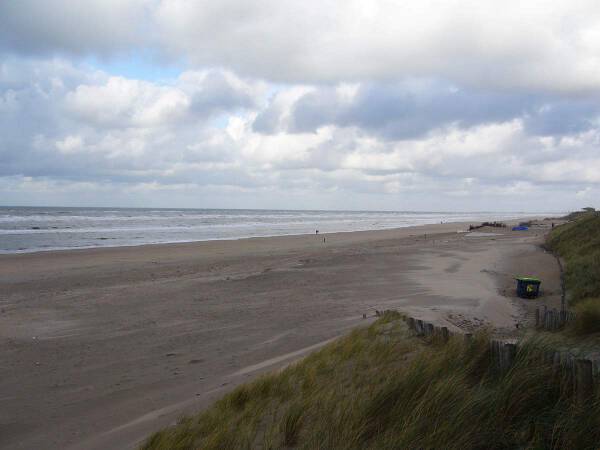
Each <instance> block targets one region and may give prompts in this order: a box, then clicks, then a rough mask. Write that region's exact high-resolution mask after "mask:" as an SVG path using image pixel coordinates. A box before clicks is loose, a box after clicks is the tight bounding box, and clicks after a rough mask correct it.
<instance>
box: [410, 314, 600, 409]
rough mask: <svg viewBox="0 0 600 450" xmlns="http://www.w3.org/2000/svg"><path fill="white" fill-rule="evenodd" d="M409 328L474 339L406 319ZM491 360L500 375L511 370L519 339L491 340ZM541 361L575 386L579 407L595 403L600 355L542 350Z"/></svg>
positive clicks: (435, 335)
mask: <svg viewBox="0 0 600 450" xmlns="http://www.w3.org/2000/svg"><path fill="white" fill-rule="evenodd" d="M405 321H406V323H407V324H408V328H409V329H410V330H411V331H412V332H414V333H415V334H416V335H417V336H424V337H433V338H439V339H441V340H442V341H444V342H445V341H448V339H449V338H450V336H452V335H454V334H459V335H462V336H464V338H465V340H470V339H471V338H472V334H471V333H462V332H461V333H453V332H451V331H450V330H449V329H448V328H447V327H440V326H435V325H433V324H432V323H429V322H426V321H423V320H421V319H415V318H414V317H405ZM489 345H490V358H491V359H492V364H493V365H494V366H495V367H496V368H497V369H498V370H499V371H500V372H501V373H505V372H508V371H509V370H510V368H511V367H512V365H513V364H514V362H515V359H516V358H517V355H518V352H519V346H520V343H519V342H518V341H517V340H516V339H510V340H500V339H491V340H490V343H489ZM539 360H540V362H542V363H544V364H551V365H552V370H553V373H554V375H556V376H558V375H560V376H563V377H565V379H566V380H567V382H570V383H572V386H573V392H574V394H575V399H576V401H577V402H578V403H579V404H582V405H583V404H586V403H587V402H591V401H594V398H595V397H594V390H595V387H596V385H598V384H600V353H597V354H594V355H593V356H588V357H580V356H577V355H574V354H572V353H570V352H569V351H566V350H564V349H563V350H540V354H539Z"/></svg>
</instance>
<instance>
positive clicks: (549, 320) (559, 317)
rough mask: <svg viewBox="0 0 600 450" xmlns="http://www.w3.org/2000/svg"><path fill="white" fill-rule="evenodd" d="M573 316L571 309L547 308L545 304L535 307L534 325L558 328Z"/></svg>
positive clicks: (550, 328)
mask: <svg viewBox="0 0 600 450" xmlns="http://www.w3.org/2000/svg"><path fill="white" fill-rule="evenodd" d="M574 318H575V313H574V312H573V311H567V310H560V311H559V310H558V309H556V308H554V309H548V308H547V307H546V306H543V307H542V308H536V309H535V326H536V328H541V329H544V330H549V331H553V330H559V329H561V328H562V327H564V326H565V325H566V324H567V322H570V321H571V320H573V319H574Z"/></svg>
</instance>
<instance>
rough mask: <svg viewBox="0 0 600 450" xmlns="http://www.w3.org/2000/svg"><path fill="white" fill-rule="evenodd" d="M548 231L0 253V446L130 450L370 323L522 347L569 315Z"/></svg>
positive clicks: (398, 233) (435, 231) (445, 231)
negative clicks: (528, 280) (381, 316)
mask: <svg viewBox="0 0 600 450" xmlns="http://www.w3.org/2000/svg"><path fill="white" fill-rule="evenodd" d="M548 227H549V223H547V222H543V226H540V227H533V228H532V229H531V230H530V231H528V232H512V231H509V230H510V229H482V230H479V231H482V232H484V234H483V235H477V234H475V235H468V234H465V233H457V231H459V230H465V229H467V228H468V224H457V223H450V224H440V225H427V226H422V227H411V228H404V229H397V230H387V231H367V232H353V233H334V234H326V235H323V234H319V235H318V236H316V235H302V236H283V237H272V238H255V239H244V240H238V241H212V242H201V243H188V244H171V245H148V246H141V247H121V248H107V249H95V250H71V251H60V252H41V253H34V254H19V255H0V285H1V291H0V401H1V404H2V408H1V409H0V448H3V449H4V448H11V449H12V448H24V449H37V448H44V449H59V448H61V449H62V448H70V449H107V448H134V447H135V446H136V444H138V443H139V442H140V441H141V440H143V439H144V438H146V437H147V436H148V435H149V434H150V433H151V432H153V431H156V430H158V429H160V428H161V427H164V426H166V425H168V424H170V423H173V422H174V421H176V420H177V418H178V417H180V416H181V415H183V414H184V413H192V412H194V411H198V410H200V409H201V408H203V407H205V406H206V405H208V404H210V402H212V401H213V400H214V399H215V398H218V397H219V396H221V395H222V394H223V393H225V392H226V391H228V390H230V389H232V388H233V387H234V386H236V385H237V384H239V383H242V382H244V381H247V380H249V379H252V378H253V377H256V376H257V375H258V374H260V373H262V372H264V371H268V370H273V369H276V368H278V367H282V366H283V365H285V364H289V363H290V362H291V361H294V360H296V359H298V358H299V357H301V356H302V355H305V354H307V353H308V352H310V351H312V350H315V349H317V348H319V347H320V346H322V345H324V344H325V343H327V342H329V341H330V340H331V339H334V338H336V337H338V336H340V335H342V334H344V333H346V332H348V331H349V330H350V329H351V328H353V327H357V326H363V325H367V324H369V323H371V322H372V321H373V320H374V317H375V312H376V310H385V309H398V310H401V311H406V312H409V313H411V314H412V315H413V316H415V317H419V318H423V319H428V320H433V321H436V322H439V323H444V324H446V325H448V326H450V327H460V328H463V329H465V330H473V329H475V328H477V327H479V326H482V325H488V326H491V327H493V328H494V330H495V332H496V333H498V334H508V335H510V334H513V333H515V330H516V324H517V323H520V324H525V323H527V322H528V321H529V322H531V320H532V317H533V316H532V314H533V309H534V305H537V304H541V303H542V302H544V303H546V304H548V305H551V306H557V305H558V304H559V303H560V282H559V269H558V265H557V263H556V260H555V259H554V257H553V256H552V255H550V254H548V253H546V252H544V251H543V250H542V249H541V248H540V247H539V244H540V243H541V242H542V237H543V233H544V232H545V231H547V229H548ZM487 233H491V234H487ZM323 238H325V239H326V242H323ZM516 274H523V275H525V274H526V275H537V276H539V277H540V278H542V280H543V284H542V288H543V291H544V295H543V297H542V299H541V300H536V301H528V302H526V301H520V300H517V299H515V298H514V280H513V277H514V275H516ZM363 314H366V315H367V318H366V319H363Z"/></svg>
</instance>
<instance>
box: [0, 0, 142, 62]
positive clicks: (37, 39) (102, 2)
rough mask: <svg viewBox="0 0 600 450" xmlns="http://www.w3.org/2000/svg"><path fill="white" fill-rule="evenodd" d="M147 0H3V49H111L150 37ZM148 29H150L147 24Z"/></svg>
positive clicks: (137, 43)
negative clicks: (145, 28)
mask: <svg viewBox="0 0 600 450" xmlns="http://www.w3.org/2000/svg"><path fill="white" fill-rule="evenodd" d="M151 3H152V2H149V1H146V0H87V1H85V2H83V1H76V0H75V1H73V0H49V1H37V0H19V1H3V2H0V49H4V50H5V51H9V52H13V53H17V54H33V55H44V54H53V53H70V54H80V55H82V54H93V55H110V54H113V53H115V52H129V51H131V50H132V49H134V48H135V47H139V46H143V45H145V44H147V43H148V39H147V37H144V36H148V35H147V34H145V33H144V27H145V26H146V25H147V24H148V19H149V16H148V14H149V13H150V10H149V9H148V8H149V7H150V6H151ZM146 31H147V30H146Z"/></svg>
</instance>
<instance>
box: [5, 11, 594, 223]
mask: <svg viewBox="0 0 600 450" xmlns="http://www.w3.org/2000/svg"><path fill="white" fill-rule="evenodd" d="M500 5H501V6H500ZM599 144H600V3H599V2H597V1H578V0H568V1H563V0H554V1H552V2H547V1H537V0H528V1H525V2H524V1H513V0H507V1H504V2H501V3H498V2H497V1H487V0H477V1H469V0H462V1H455V0H443V1H441V0H440V1H433V0H406V1H388V0H370V1H358V0H356V1H355V0H319V1H312V0H303V1H292V0H290V1H281V0H278V1H270V0H254V1H239V0H218V1H216V0H214V1H203V0H197V1H193V0H102V1H101V0H87V1H85V2H81V1H79V0H70V1H68V0H45V1H39V0H19V1H1V2H0V205H38V206H53V205H61V206H136V207H178V208H180V207H190V208H205V207H206V208H278V209H351V210H413V211H415V210H417V211H418V210H427V211H567V210H574V209H578V208H581V207H584V206H600V205H599V204H597V200H596V199H598V198H600V196H599V194H600V146H599Z"/></svg>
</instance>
